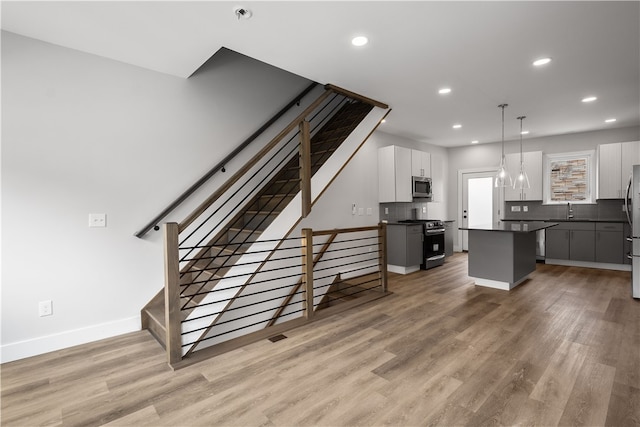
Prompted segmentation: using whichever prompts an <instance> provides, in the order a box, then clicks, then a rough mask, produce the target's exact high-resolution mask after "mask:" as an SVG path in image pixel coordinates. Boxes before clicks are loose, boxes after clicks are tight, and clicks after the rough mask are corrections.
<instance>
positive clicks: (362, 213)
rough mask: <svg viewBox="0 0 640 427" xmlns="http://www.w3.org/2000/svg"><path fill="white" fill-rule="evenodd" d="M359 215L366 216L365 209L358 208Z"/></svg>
mask: <svg viewBox="0 0 640 427" xmlns="http://www.w3.org/2000/svg"><path fill="white" fill-rule="evenodd" d="M358 215H360V216H362V215H364V208H358Z"/></svg>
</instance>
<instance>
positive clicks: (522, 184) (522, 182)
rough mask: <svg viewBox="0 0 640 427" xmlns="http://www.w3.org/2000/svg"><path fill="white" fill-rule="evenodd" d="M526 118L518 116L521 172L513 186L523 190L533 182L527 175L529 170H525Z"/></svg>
mask: <svg viewBox="0 0 640 427" xmlns="http://www.w3.org/2000/svg"><path fill="white" fill-rule="evenodd" d="M525 118H526V116H520V117H518V120H520V173H518V176H517V177H516V179H515V180H514V181H513V188H514V189H515V190H522V189H526V188H531V184H529V177H528V176H527V171H525V170H524V159H523V157H522V121H523V120H524V119H525Z"/></svg>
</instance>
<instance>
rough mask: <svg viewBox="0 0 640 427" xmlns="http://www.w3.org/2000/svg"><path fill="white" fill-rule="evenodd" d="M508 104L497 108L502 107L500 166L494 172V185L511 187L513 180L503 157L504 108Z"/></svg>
mask: <svg viewBox="0 0 640 427" xmlns="http://www.w3.org/2000/svg"><path fill="white" fill-rule="evenodd" d="M507 106H508V104H500V105H498V108H502V157H501V158H500V167H499V168H498V173H496V178H495V186H496V187H511V186H512V185H513V181H512V180H511V175H510V174H509V171H508V170H507V161H506V158H505V157H504V109H505V107H507Z"/></svg>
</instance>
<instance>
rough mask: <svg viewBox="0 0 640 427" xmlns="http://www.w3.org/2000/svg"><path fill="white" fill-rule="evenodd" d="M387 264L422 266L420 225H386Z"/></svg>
mask: <svg viewBox="0 0 640 427" xmlns="http://www.w3.org/2000/svg"><path fill="white" fill-rule="evenodd" d="M387 263H388V264H392V265H398V266H402V267H411V266H416V265H418V266H419V265H420V264H422V224H410V225H404V224H387Z"/></svg>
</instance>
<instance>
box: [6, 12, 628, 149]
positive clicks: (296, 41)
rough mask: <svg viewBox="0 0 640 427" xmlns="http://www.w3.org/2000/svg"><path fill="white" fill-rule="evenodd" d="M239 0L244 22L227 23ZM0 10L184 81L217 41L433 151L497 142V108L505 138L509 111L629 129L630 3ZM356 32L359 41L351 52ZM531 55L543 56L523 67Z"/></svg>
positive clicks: (49, 35) (575, 125)
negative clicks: (369, 106) (358, 103)
mask: <svg viewBox="0 0 640 427" xmlns="http://www.w3.org/2000/svg"><path fill="white" fill-rule="evenodd" d="M237 6H242V7H245V8H247V9H250V10H251V11H252V13H253V17H252V18H251V19H249V20H238V19H236V16H235V14H234V9H235V8H236V7H237ZM1 12H2V29H4V30H7V31H11V32H14V33H17V34H21V35H24V36H28V37H32V38H36V39H40V40H44V41H47V42H50V43H54V44H58V45H61V46H66V47H70V48H73V49H78V50H81V51H84V52H89V53H93V54H96V55H101V56H104V57H108V58H112V59H115V60H118V61H122V62H126V63H129V64H134V65H137V66H140V67H144V68H148V69H151V70H155V71H159V72H163V73H168V74H172V75H176V76H180V77H185V78H186V77H188V76H189V75H190V74H191V73H193V72H194V71H195V70H196V69H197V68H198V67H199V66H200V65H201V64H203V63H204V62H205V61H206V60H207V59H208V58H209V57H211V56H212V55H213V54H214V53H215V52H216V51H217V50H218V49H219V48H220V47H223V46H224V47H227V48H229V49H232V50H235V51H237V52H240V53H242V54H245V55H248V56H250V57H253V58H256V59H259V60H261V61H264V62H267V63H269V64H272V65H275V66H277V67H280V68H282V69H285V70H288V71H290V72H293V73H296V74H299V75H301V76H304V77H306V78H309V79H311V80H315V81H318V82H321V83H332V84H335V85H337V86H341V87H344V88H346V89H349V90H352V91H354V92H358V93H360V94H362V95H365V96H368V97H370V98H374V99H376V100H379V101H382V102H385V103H388V104H389V105H390V106H391V107H392V108H393V111H392V112H391V114H390V115H389V117H388V118H387V123H385V124H384V125H383V126H384V128H383V130H384V131H385V132H388V133H391V134H397V135H401V136H405V137H409V138H413V139H416V140H418V141H423V142H428V143H431V144H435V145H441V146H445V147H451V146H460V145H467V144H469V143H470V141H471V140H479V141H480V142H481V143H486V142H494V141H497V140H499V139H500V133H501V131H500V110H499V109H498V108H497V106H498V104H501V103H508V104H509V107H508V108H507V109H506V111H505V118H506V130H505V138H506V139H507V140H509V139H517V138H518V131H519V122H518V121H517V120H516V117H517V116H520V115H526V116H527V119H526V120H525V121H524V127H525V129H528V130H530V132H531V133H530V134H529V135H527V136H526V137H525V138H533V137H540V136H545V135H552V134H563V133H572V132H580V131H590V130H596V129H605V128H611V127H626V126H638V125H640V29H639V28H640V3H639V2H637V1H632V2H609V1H601V2H574V1H569V2H555V1H554V2H552V1H537V2H516V1H513V2H483V1H473V2H425V1H408V2H402V1H386V2H385V1H354V2H346V1H340V2H337V1H336V2H325V1H321V2H307V1H286V2H271V1H252V2H244V1H241V0H240V1H234V2H223V1H195V2H153V1H143V2H129V1H113V2H91V1H89V2H76V1H71V2H55V1H45V2H15V1H3V2H2V11H1ZM360 34H363V35H366V36H367V37H368V38H369V40H370V42H369V44H368V45H366V46H364V47H360V48H356V47H353V46H352V45H351V44H350V40H351V38H352V37H353V36H355V35H360ZM543 56H550V57H552V58H553V61H552V62H551V64H549V65H547V66H545V67H542V68H535V67H533V66H532V65H531V63H532V61H533V60H534V59H537V58H539V57H543ZM443 86H449V87H451V88H452V90H453V91H452V93H451V94H449V95H447V96H442V95H439V94H438V93H437V91H438V89H439V88H440V87H443ZM587 95H595V96H597V97H598V100H597V101H595V102H593V103H590V104H585V103H582V102H581V99H582V98H583V97H585V96H587ZM610 117H615V118H616V119H617V121H616V122H615V123H613V124H605V123H604V120H605V119H607V118H610ZM454 123H461V124H462V128H461V129H457V130H454V129H452V125H453V124H454Z"/></svg>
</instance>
